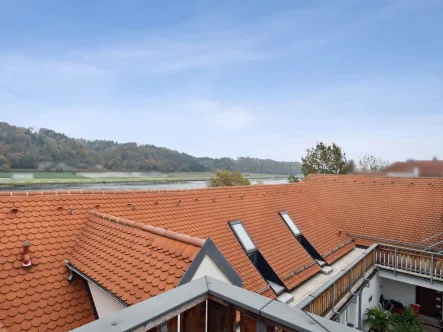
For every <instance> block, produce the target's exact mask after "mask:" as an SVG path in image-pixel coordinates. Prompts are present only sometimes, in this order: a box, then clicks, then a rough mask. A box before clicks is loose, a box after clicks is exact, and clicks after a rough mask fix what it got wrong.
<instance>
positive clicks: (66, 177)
mask: <svg viewBox="0 0 443 332" xmlns="http://www.w3.org/2000/svg"><path fill="white" fill-rule="evenodd" d="M24 173H27V174H32V175H33V178H29V179H26V178H13V174H14V172H10V173H5V172H0V185H3V186H24V185H34V184H93V183H136V182H140V183H142V182H144V183H168V182H181V181H205V180H208V179H209V178H211V177H212V176H213V175H214V173H211V172H173V173H167V174H163V173H158V174H154V175H152V176H129V175H128V176H105V177H100V175H101V174H100V173H97V177H85V176H81V175H77V174H72V173H70V172H43V171H42V172H40V171H37V172H30V171H28V172H23V171H21V172H17V173H16V174H19V175H20V174H24ZM92 175H93V176H94V175H95V174H94V173H92ZM244 175H245V176H246V177H248V178H250V179H285V178H287V176H286V175H274V174H260V173H246V174H244Z"/></svg>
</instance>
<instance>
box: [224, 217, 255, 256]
mask: <svg viewBox="0 0 443 332" xmlns="http://www.w3.org/2000/svg"><path fill="white" fill-rule="evenodd" d="M230 224H231V227H232V229H233V231H234V233H235V235H236V236H237V238H238V240H239V241H240V243H241V245H242V246H243V249H245V251H246V252H251V251H253V250H256V249H257V247H256V246H255V244H254V242H252V240H251V238H250V236H249V234H248V232H246V229H245V227H244V226H243V224H242V223H241V221H235V222H232V223H230Z"/></svg>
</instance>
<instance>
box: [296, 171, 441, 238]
mask: <svg viewBox="0 0 443 332" xmlns="http://www.w3.org/2000/svg"><path fill="white" fill-rule="evenodd" d="M304 183H305V184H307V186H306V188H308V190H309V192H310V194H311V196H312V197H313V199H314V204H316V205H318V206H321V207H322V208H323V209H324V210H326V211H327V212H328V214H329V217H330V220H332V221H334V222H335V223H338V224H340V225H341V227H342V229H343V230H345V231H346V232H352V233H356V234H361V235H367V236H376V237H380V238H386V239H391V240H396V241H403V242H410V243H416V244H418V243H420V241H422V240H424V239H426V238H428V237H430V236H433V235H435V234H437V233H440V232H442V231H443V179H437V178H400V177H386V176H382V177H374V176H365V175H353V176H345V175H314V174H312V175H309V176H308V177H307V178H306V179H305V181H304ZM371 242H373V241H362V240H359V239H358V243H359V244H362V245H368V244H370V243H371Z"/></svg>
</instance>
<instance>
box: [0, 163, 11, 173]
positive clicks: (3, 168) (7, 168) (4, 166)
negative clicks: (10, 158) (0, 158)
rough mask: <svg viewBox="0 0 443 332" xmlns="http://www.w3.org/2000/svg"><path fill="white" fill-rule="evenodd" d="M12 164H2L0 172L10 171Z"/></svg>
mask: <svg viewBox="0 0 443 332" xmlns="http://www.w3.org/2000/svg"><path fill="white" fill-rule="evenodd" d="M10 171H11V166H9V164H3V165H1V166H0V172H10Z"/></svg>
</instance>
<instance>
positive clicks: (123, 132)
mask: <svg viewBox="0 0 443 332" xmlns="http://www.w3.org/2000/svg"><path fill="white" fill-rule="evenodd" d="M442 17H443V1H441V0H396V1H390V0H371V1H356V0H334V1H331V0H328V1H321V0H304V1H302V0H297V1H294V0H272V1H271V0H266V1H264V0H242V1H238V0H235V1H231V0H224V1H218V0H217V1H210V0H207V1H202V0H195V1H187V0H176V1H171V0H163V1H148V0H109V1H104V0H103V1H99V0H71V1H58V0H54V1H46V0H40V1H33V0H29V1H22V0H17V1H9V0H0V31H1V33H0V121H6V122H8V123H10V124H12V125H17V126H23V127H33V128H35V129H38V128H50V129H53V130H55V131H58V132H62V133H65V134H66V135H68V136H72V137H76V138H86V139H109V140H114V141H119V142H137V143H139V144H154V145H157V146H163V147H168V148H170V149H174V150H178V151H180V152H186V153H189V154H192V155H195V156H198V157H203V156H208V157H223V156H227V157H233V158H235V157H238V156H250V157H258V158H271V159H275V160H282V161H300V159H301V157H302V156H303V155H304V153H305V151H306V149H307V148H310V147H313V146H315V144H316V143H317V142H319V141H323V142H325V143H328V144H331V143H336V144H338V145H339V146H340V147H341V148H342V149H343V151H344V152H345V153H346V155H347V157H348V159H354V160H358V159H359V158H361V157H362V156H364V155H366V154H372V155H374V156H376V157H379V158H382V159H386V160H388V161H391V162H393V161H397V160H405V159H408V158H414V159H431V158H432V157H434V156H437V157H439V158H443V75H442V74H443V34H442V31H443V19H442Z"/></svg>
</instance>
